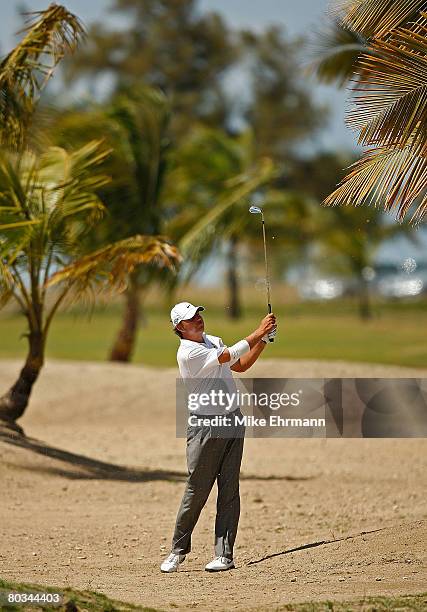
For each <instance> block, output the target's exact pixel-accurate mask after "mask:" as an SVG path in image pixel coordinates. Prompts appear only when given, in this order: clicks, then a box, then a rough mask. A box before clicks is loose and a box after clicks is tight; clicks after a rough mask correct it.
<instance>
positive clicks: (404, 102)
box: [318, 0, 427, 224]
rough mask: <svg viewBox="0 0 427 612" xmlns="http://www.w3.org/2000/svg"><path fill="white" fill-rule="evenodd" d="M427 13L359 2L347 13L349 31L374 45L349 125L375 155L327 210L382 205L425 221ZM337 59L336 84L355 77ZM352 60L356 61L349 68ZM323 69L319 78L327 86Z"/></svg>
mask: <svg viewBox="0 0 427 612" xmlns="http://www.w3.org/2000/svg"><path fill="white" fill-rule="evenodd" d="M425 9H426V3H425V1H424V0H412V1H410V2H408V1H407V0H394V1H393V2H383V1H381V0H352V1H349V2H348V3H346V4H345V5H344V12H343V14H342V15H341V16H340V24H341V26H342V28H344V29H345V30H346V31H348V32H350V33H351V34H352V35H354V36H356V37H359V38H360V40H361V41H363V39H364V40H365V41H366V49H365V50H362V52H361V53H357V55H358V57H357V59H356V61H355V63H354V65H353V73H354V74H353V77H352V81H354V86H353V87H352V91H353V94H354V95H353V101H354V104H353V107H352V108H351V109H350V110H349V112H348V117H347V123H348V124H349V126H350V127H352V128H354V129H355V130H356V131H358V132H359V144H362V145H364V146H366V147H369V148H368V150H367V151H366V152H365V154H364V156H363V157H362V158H361V159H360V160H359V161H357V162H356V163H355V164H353V165H352V166H351V167H350V169H351V171H350V173H349V174H348V175H347V176H346V177H345V178H344V179H343V181H342V182H341V183H340V185H339V186H338V188H337V189H336V190H335V191H334V192H333V193H332V194H331V195H330V196H328V197H327V198H326V200H325V204H326V205H329V206H335V205H342V204H353V205H359V204H368V205H369V204H374V205H375V206H382V207H383V208H384V209H385V210H386V211H395V212H396V216H397V218H398V219H399V220H400V221H402V220H403V219H404V218H405V217H406V216H407V214H408V213H409V211H410V210H411V209H412V207H413V205H414V206H415V210H414V211H413V212H412V215H411V217H410V222H411V223H413V224H419V223H420V222H421V221H422V220H423V218H424V216H425V214H426V212H427V188H426V175H427V129H426V121H427V111H426V108H427V104H426V102H427V93H426V92H427V76H426V75H427V42H426V33H427V13H426V12H423V11H425ZM339 52H340V47H339V46H338V47H337V53H339ZM331 57H332V55H331V53H330V52H329V55H328V58H327V59H328V60H329V69H328V71H327V72H328V75H329V77H330V75H331V73H332V72H333V70H335V71H336V73H337V74H338V75H341V76H342V75H343V74H345V75H348V70H343V67H342V63H343V62H341V61H336V62H332V61H331ZM336 59H337V60H339V57H337V58H336ZM323 60H325V58H323ZM347 60H348V56H347V58H346V60H345V61H346V62H347V67H348V61H347ZM343 61H344V60H343ZM321 65H322V64H321V63H320V64H319V66H320V69H319V70H318V74H319V76H320V77H321V78H325V72H324V71H323V73H322V68H321Z"/></svg>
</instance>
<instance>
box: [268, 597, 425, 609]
mask: <svg viewBox="0 0 427 612" xmlns="http://www.w3.org/2000/svg"><path fill="white" fill-rule="evenodd" d="M270 609H273V610H274V612H285V611H286V612H288V611H289V612H425V610H426V609H427V593H422V594H420V595H401V596H397V597H364V598H363V599H355V600H352V601H342V602H341V601H340V602H337V601H322V602H310V603H302V604H287V605H284V606H279V607H276V608H270ZM261 610H262V608H260V612H261Z"/></svg>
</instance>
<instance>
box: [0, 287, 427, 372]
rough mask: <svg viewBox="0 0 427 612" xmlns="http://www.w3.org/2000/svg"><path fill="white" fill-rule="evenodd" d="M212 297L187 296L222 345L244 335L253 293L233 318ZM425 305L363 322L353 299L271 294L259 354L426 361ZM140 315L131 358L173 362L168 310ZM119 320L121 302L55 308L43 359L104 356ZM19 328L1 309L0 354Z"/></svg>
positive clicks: (14, 354) (252, 323) (8, 350)
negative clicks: (272, 330) (270, 315)
mask: <svg viewBox="0 0 427 612" xmlns="http://www.w3.org/2000/svg"><path fill="white" fill-rule="evenodd" d="M215 297H216V296H215V295H212V293H209V292H206V295H204V294H203V293H200V292H199V293H198V294H196V293H195V294H194V295H190V296H189V298H188V299H190V300H191V299H193V300H194V302H195V303H202V304H204V305H206V307H207V308H206V312H205V313H204V317H205V324H206V331H207V332H208V333H211V334H214V335H218V336H221V337H222V338H223V339H224V341H225V342H226V343H227V342H235V341H236V340H238V339H240V338H242V337H244V336H246V335H248V333H250V332H251V331H252V330H253V329H254V328H255V327H256V326H257V324H258V322H259V320H260V318H261V316H262V315H263V311H264V309H263V305H262V301H261V300H260V297H259V295H257V294H256V295H254V296H250V295H249V297H248V298H247V299H245V312H244V316H243V318H242V319H241V320H239V321H237V322H234V321H231V320H230V319H228V318H227V317H226V315H225V312H226V311H225V309H224V307H223V306H220V305H218V301H219V300H221V303H222V296H218V298H217V299H216V300H215ZM180 299H182V298H180ZM260 302H261V303H260ZM426 306H427V302H426V300H425V299H424V300H415V301H412V302H411V301H408V302H406V303H404V302H395V303H383V304H375V305H374V314H375V316H374V318H373V319H372V320H370V321H368V322H364V321H361V320H360V319H359V318H358V316H357V309H356V305H355V303H354V302H353V301H351V300H345V301H344V300H342V301H334V302H330V303H325V302H323V303H301V304H298V303H294V304H286V301H285V300H277V305H276V307H275V312H276V314H277V316H278V321H279V335H278V338H277V341H276V342H275V343H274V344H272V345H270V346H268V347H267V350H266V351H265V353H264V355H265V356H267V355H268V357H271V358H288V359H323V360H327V359H329V360H344V361H361V362H368V363H383V364H395V365H401V366H409V367H427V307H426ZM146 318H147V326H145V327H144V326H143V325H141V326H140V329H139V335H138V342H137V347H136V351H135V355H134V362H137V363H144V364H146V365H150V366H175V365H176V361H175V356H176V348H177V346H178V338H177V337H176V336H175V335H174V334H173V333H172V331H171V326H170V323H169V311H168V310H167V309H166V308H164V307H163V306H162V304H161V303H157V304H155V303H153V300H150V304H149V305H148V306H147V308H146ZM119 325H120V305H119V304H115V305H110V306H108V307H104V308H98V309H96V310H95V311H94V313H93V315H92V318H91V319H89V318H88V316H87V315H85V314H83V312H82V311H80V310H78V309H77V310H74V311H68V312H65V313H59V314H58V315H57V317H56V319H55V321H54V323H53V325H52V329H51V332H50V335H49V341H48V346H47V357H48V358H49V357H51V358H59V359H75V360H96V361H98V360H100V361H103V360H105V359H106V357H107V355H108V352H109V349H110V347H111V344H112V342H113V339H114V336H115V333H116V332H117V330H118V328H119ZM24 331H25V321H24V320H23V318H22V317H21V316H19V315H17V314H12V313H9V314H6V313H0V339H1V341H0V358H23V357H24V355H25V352H26V340H25V338H23V337H21V335H22V333H23V332H24Z"/></svg>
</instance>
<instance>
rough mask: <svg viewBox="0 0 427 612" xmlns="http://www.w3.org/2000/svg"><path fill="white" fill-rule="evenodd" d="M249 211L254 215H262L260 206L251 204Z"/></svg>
mask: <svg viewBox="0 0 427 612" xmlns="http://www.w3.org/2000/svg"><path fill="white" fill-rule="evenodd" d="M249 212H250V213H251V214H253V215H262V208H260V207H259V206H251V207H250V208H249Z"/></svg>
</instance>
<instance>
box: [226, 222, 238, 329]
mask: <svg viewBox="0 0 427 612" xmlns="http://www.w3.org/2000/svg"><path fill="white" fill-rule="evenodd" d="M237 245H238V238H237V236H236V235H235V234H233V235H232V236H231V237H230V248H229V252H228V272H227V283H228V292H229V304H228V308H227V313H228V316H229V317H230V318H231V319H239V318H240V317H241V314H242V309H241V307H240V299H239V281H238V278H237V263H238V262H237Z"/></svg>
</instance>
